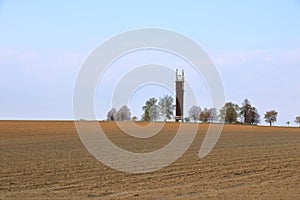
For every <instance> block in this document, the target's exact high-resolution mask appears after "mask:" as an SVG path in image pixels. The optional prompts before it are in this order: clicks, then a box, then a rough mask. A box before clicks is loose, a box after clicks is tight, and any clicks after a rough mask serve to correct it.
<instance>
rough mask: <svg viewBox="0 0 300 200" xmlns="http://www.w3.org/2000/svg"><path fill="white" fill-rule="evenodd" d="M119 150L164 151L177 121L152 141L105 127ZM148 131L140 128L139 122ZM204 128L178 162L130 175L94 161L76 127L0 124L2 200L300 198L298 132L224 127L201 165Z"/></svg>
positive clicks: (113, 126) (67, 124)
mask: <svg viewBox="0 0 300 200" xmlns="http://www.w3.org/2000/svg"><path fill="white" fill-rule="evenodd" d="M100 124H101V127H102V128H103V130H104V131H105V132H106V134H107V136H108V137H109V138H110V139H111V141H113V142H114V143H115V144H116V145H118V146H119V147H121V148H123V149H126V150H128V151H133V152H149V151H153V150H156V149H159V148H161V147H163V146H164V145H166V144H167V143H168V142H169V141H170V140H171V139H172V138H173V136H174V135H175V133H176V130H177V128H178V126H179V123H166V125H165V126H164V128H163V129H162V131H161V132H160V133H159V134H158V135H156V136H153V137H151V138H149V139H147V140H145V139H137V138H132V137H129V136H127V135H126V134H124V133H123V132H122V131H121V130H120V129H119V128H118V127H117V126H116V124H115V123H113V122H100ZM137 124H138V125H141V126H144V125H145V124H144V123H143V122H137ZM189 126H199V129H198V133H197V135H196V138H195V140H194V142H193V143H192V145H191V146H190V148H189V149H188V151H187V152H186V153H185V154H184V155H183V156H182V157H181V158H180V159H178V160H177V161H176V162H174V163H172V164H171V165H170V166H168V167H165V168H163V169H161V170H158V171H155V172H150V173H145V174H128V173H124V172H119V171H116V170H114V169H111V168H109V167H107V166H105V165H103V164H102V163H101V162H99V161H98V160H96V159H95V158H94V157H93V156H92V155H91V154H90V153H89V152H88V151H87V150H86V148H85V147H84V146H83V144H82V143H81V141H80V139H79V136H78V134H77V132H76V128H75V125H74V122H71V121H69V122H68V121H65V122H64V121H0V156H1V157H0V158H1V162H0V172H1V173H0V180H1V181H0V199H242V198H243V199H300V128H288V127H260V126H247V125H225V126H224V129H223V132H222V135H221V137H220V139H219V141H218V143H217V144H216V146H215V148H214V149H213V150H212V151H211V153H210V154H209V155H208V156H207V157H205V158H204V159H199V157H198V153H199V148H200V146H201V143H202V140H203V138H204V136H205V133H206V131H207V128H208V125H207V124H200V125H198V124H193V123H190V124H189Z"/></svg>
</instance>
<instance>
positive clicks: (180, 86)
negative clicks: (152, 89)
mask: <svg viewBox="0 0 300 200" xmlns="http://www.w3.org/2000/svg"><path fill="white" fill-rule="evenodd" d="M175 78H176V80H175V87H176V116H175V121H176V122H179V121H181V122H183V93H184V71H183V70H182V72H181V74H179V73H178V70H177V69H176V77H175Z"/></svg>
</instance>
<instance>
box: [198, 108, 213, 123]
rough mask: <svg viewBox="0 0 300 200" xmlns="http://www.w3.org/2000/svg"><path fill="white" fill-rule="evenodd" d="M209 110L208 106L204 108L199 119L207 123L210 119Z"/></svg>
mask: <svg viewBox="0 0 300 200" xmlns="http://www.w3.org/2000/svg"><path fill="white" fill-rule="evenodd" d="M209 117H210V116H209V111H208V109H207V108H204V109H203V111H201V112H200V116H199V120H200V121H202V122H204V123H206V122H208V120H209Z"/></svg>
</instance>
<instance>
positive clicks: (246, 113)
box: [240, 99, 252, 124]
mask: <svg viewBox="0 0 300 200" xmlns="http://www.w3.org/2000/svg"><path fill="white" fill-rule="evenodd" d="M251 108H252V106H251V104H250V101H249V100H248V99H245V100H244V102H243V103H242V107H241V108H240V115H241V116H242V117H243V120H244V123H247V124H250V112H251Z"/></svg>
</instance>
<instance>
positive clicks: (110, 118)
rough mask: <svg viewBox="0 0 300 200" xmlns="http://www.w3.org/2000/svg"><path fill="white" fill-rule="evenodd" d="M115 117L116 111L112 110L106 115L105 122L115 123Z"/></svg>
mask: <svg viewBox="0 0 300 200" xmlns="http://www.w3.org/2000/svg"><path fill="white" fill-rule="evenodd" d="M116 116H117V110H116V109H115V108H112V109H111V110H110V111H108V113H107V121H115V120H116Z"/></svg>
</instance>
